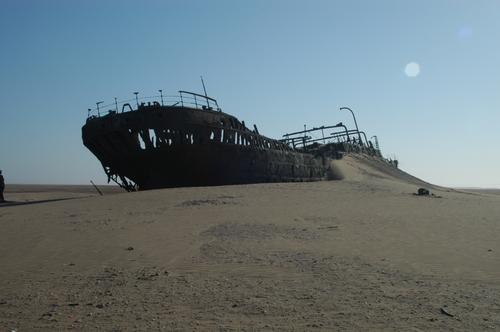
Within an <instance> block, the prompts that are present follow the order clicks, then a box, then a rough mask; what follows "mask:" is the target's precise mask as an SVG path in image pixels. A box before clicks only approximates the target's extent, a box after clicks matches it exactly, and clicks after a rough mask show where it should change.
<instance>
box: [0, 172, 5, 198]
mask: <svg viewBox="0 0 500 332" xmlns="http://www.w3.org/2000/svg"><path fill="white" fill-rule="evenodd" d="M4 189H5V180H4V178H3V175H2V171H1V170H0V203H1V202H5V199H4V198H3V191H4Z"/></svg>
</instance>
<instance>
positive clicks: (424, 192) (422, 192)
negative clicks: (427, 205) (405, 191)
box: [417, 188, 431, 196]
mask: <svg viewBox="0 0 500 332" xmlns="http://www.w3.org/2000/svg"><path fill="white" fill-rule="evenodd" d="M417 195H418V196H430V195H431V192H430V191H429V189H425V188H418V190H417Z"/></svg>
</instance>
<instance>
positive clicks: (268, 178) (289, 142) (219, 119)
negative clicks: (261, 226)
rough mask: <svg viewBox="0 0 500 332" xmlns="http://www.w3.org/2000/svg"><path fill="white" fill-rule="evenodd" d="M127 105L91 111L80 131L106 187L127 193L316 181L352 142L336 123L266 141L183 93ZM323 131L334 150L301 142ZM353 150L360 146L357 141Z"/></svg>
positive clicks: (206, 101)
mask: <svg viewBox="0 0 500 332" xmlns="http://www.w3.org/2000/svg"><path fill="white" fill-rule="evenodd" d="M151 98H153V97H151ZM135 101H136V105H137V107H136V109H133V108H132V106H131V104H130V103H124V104H123V105H122V108H121V112H119V110H118V103H116V102H115V104H113V105H108V107H109V106H114V110H109V111H107V112H106V113H105V114H101V110H100V107H99V103H98V104H97V108H96V109H95V110H91V109H89V114H88V117H87V121H86V123H85V125H84V126H83V127H82V138H83V144H84V145H85V146H86V147H87V148H88V149H89V150H90V151H91V152H92V153H93V154H94V155H95V156H96V157H97V158H98V159H99V161H100V162H101V164H102V166H103V168H104V171H105V173H106V175H107V176H108V182H109V181H110V180H112V181H114V182H116V183H117V184H118V185H120V186H121V187H122V188H124V189H125V190H127V191H135V190H148V189H158V188H169V187H189V186H212V185H230V184H247V183H262V182H290V181H318V180H324V179H326V178H327V173H328V169H329V166H330V161H331V158H338V157H339V152H341V151H345V147H346V145H345V144H343V143H340V141H341V140H340V138H341V137H342V138H343V141H344V142H350V141H351V138H350V135H352V134H357V135H359V132H357V133H355V132H354V131H352V130H351V131H349V130H347V128H346V127H345V126H343V125H342V124H341V123H340V124H338V125H335V126H327V127H325V126H323V127H320V128H313V129H310V130H304V131H300V132H296V133H291V134H285V135H284V139H282V140H276V139H271V138H268V137H265V136H263V135H261V134H259V132H258V129H257V127H256V126H255V125H254V129H253V130H251V129H248V128H247V127H246V126H245V122H244V121H239V120H238V119H237V118H236V117H234V116H232V115H230V114H227V113H224V112H222V110H221V109H220V107H219V105H218V103H217V101H216V100H215V99H214V98H211V97H208V96H206V95H200V94H197V93H193V92H188V91H179V95H178V96H163V95H162V96H161V103H160V102H158V101H150V102H143V103H140V104H139V99H137V94H136V100H135ZM129 102H132V101H129ZM105 107H106V106H104V108H105ZM93 111H97V114H96V115H91V114H92V112H93ZM330 128H344V130H342V131H341V132H336V133H332V134H331V135H329V136H328V137H327V138H329V139H331V138H337V143H330V144H319V143H318V142H316V141H317V140H314V139H312V137H311V136H308V135H307V133H309V132H311V131H318V130H321V132H322V133H323V135H324V130H326V129H330ZM346 138H347V140H346ZM365 140H366V136H365ZM354 141H355V139H354ZM323 142H325V138H324V136H323ZM358 143H361V144H360V145H359V146H362V145H363V144H362V141H361V136H360V137H359V142H358ZM349 146H351V147H352V146H355V145H353V144H350V145H349Z"/></svg>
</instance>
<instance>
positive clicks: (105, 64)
mask: <svg viewBox="0 0 500 332" xmlns="http://www.w3.org/2000/svg"><path fill="white" fill-rule="evenodd" d="M1 7H2V8H1V9H0V42H1V49H0V97H1V98H0V100H1V106H0V169H3V170H4V173H5V176H6V180H7V181H8V182H9V183H83V184H87V183H88V182H89V180H90V179H93V180H94V181H96V182H98V183H105V180H106V179H105V176H104V173H103V171H102V169H101V166H100V163H99V162H98V160H97V159H96V158H95V157H94V156H93V155H92V154H91V153H90V152H89V151H88V150H86V149H85V148H84V146H83V145H82V141H81V126H82V125H83V124H84V122H85V118H86V110H87V108H89V107H92V106H93V105H95V104H94V103H95V102H96V101H99V100H106V101H108V102H112V101H113V97H115V96H116V97H118V98H119V99H127V98H131V97H133V95H132V92H133V91H140V92H141V94H142V95H152V94H155V92H156V91H157V90H158V89H163V90H164V91H166V92H167V93H173V92H175V91H177V90H179V89H186V90H195V91H201V85H200V82H199V76H200V75H203V76H204V77H205V80H206V83H207V89H208V93H209V94H210V95H212V96H214V97H216V98H217V99H218V100H219V101H220V104H221V106H222V108H223V110H224V111H225V112H228V113H231V114H233V115H235V116H237V117H238V118H239V119H240V120H245V122H246V123H247V125H250V126H251V125H252V124H253V123H256V124H257V125H258V127H259V130H260V132H261V133H263V134H265V135H266V136H269V137H276V138H277V137H280V135H281V134H283V133H284V132H286V131H293V130H297V129H301V128H302V127H303V125H304V124H307V125H308V126H319V125H321V124H335V123H337V122H339V121H343V122H344V123H347V124H349V125H350V126H352V119H351V117H350V114H349V113H347V112H346V113H342V112H340V111H339V110H338V108H339V107H340V106H349V107H351V108H352V109H354V110H355V112H356V113H357V116H358V123H359V125H360V127H361V128H362V129H364V130H365V131H366V132H367V133H368V134H369V136H371V135H374V134H376V135H378V137H379V140H380V144H381V148H382V150H383V152H384V153H385V154H386V155H396V156H397V157H398V158H399V160H400V165H401V167H402V168H403V169H404V170H406V171H408V172H410V173H412V174H414V175H416V176H418V177H421V178H423V179H425V180H428V181H431V182H434V183H437V184H440V185H447V186H482V187H500V175H499V169H500V167H499V166H500V153H499V152H500V151H499V149H498V143H499V135H500V130H499V129H500V112H499V108H500V63H499V60H500V43H499V41H500V1H485V0H474V1H472V0H470V1H459V0H427V1H425V0H422V1H404V0H392V1H388V0H378V1H371V0H365V1H356V0H354V1H353V0H346V1H334V0H328V1H326V0H325V1H292V0H283V1H277V0H262V1H234V0H227V1H189V0H181V1H126V0H124V1H103V0H100V1H93V0H86V1H67V0H65V1H63V0H60V1H43V0H36V1H35V0H33V1H23V0H12V1H11V0H2V6H1ZM410 62H416V63H418V64H419V65H420V74H419V75H418V76H416V77H408V76H407V75H405V71H404V69H405V66H406V65H407V64H408V63H410Z"/></svg>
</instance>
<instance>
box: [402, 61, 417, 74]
mask: <svg viewBox="0 0 500 332" xmlns="http://www.w3.org/2000/svg"><path fill="white" fill-rule="evenodd" d="M405 74H406V76H408V77H416V76H418V74H420V65H419V64H418V63H416V62H410V63H409V64H407V65H406V67H405Z"/></svg>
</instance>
